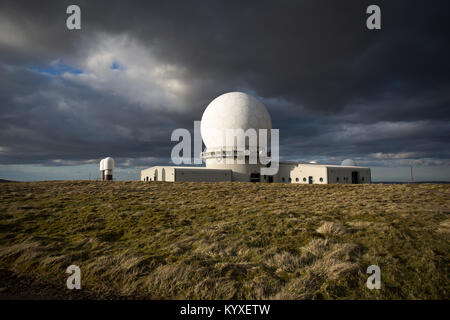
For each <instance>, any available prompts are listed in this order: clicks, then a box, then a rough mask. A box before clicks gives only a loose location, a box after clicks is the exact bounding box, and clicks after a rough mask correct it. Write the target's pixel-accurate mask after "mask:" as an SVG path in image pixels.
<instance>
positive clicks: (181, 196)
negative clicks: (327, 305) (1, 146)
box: [0, 181, 450, 299]
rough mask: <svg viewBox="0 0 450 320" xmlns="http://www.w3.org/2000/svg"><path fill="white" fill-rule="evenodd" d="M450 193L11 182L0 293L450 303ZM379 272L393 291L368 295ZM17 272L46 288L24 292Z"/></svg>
mask: <svg viewBox="0 0 450 320" xmlns="http://www.w3.org/2000/svg"><path fill="white" fill-rule="evenodd" d="M449 191H450V188H449V186H447V185H360V186H332V185H330V186H302V185H275V184H273V185H264V184H247V183H212V184H206V183H161V182H155V183H142V182H113V183H99V182H84V181H70V182H39V183H14V184H2V189H1V190H0V231H1V232H0V287H2V286H3V289H4V290H3V289H2V291H3V292H8V291H10V292H16V294H18V293H17V292H18V291H17V290H18V289H17V288H20V289H21V290H28V294H29V295H32V296H43V297H45V296H49V295H50V294H51V295H52V297H56V298H58V297H59V298H73V297H75V298H83V297H88V298H92V297H95V298H150V299H155V298H158V299H341V298H361V299H380V298H384V299H402V298H449V294H448V292H449V289H450V285H449V278H448V277H449V272H448V261H449V255H448V252H450V250H449V249H450V245H449V243H450V239H449V236H448V235H449V229H450V223H449V221H450V220H449V219H448V213H449V210H448V209H447V208H448V207H449V193H450V192H449ZM318 199H320V200H318ZM71 264H76V265H79V266H80V267H81V270H82V287H83V290H82V291H83V292H86V295H84V296H83V294H82V293H79V294H78V295H74V294H73V293H72V292H71V291H68V290H64V289H63V287H64V286H63V285H62V284H64V283H65V280H66V277H67V275H66V273H65V269H66V268H67V266H69V265H71ZM371 264H377V265H379V266H380V268H381V270H382V279H383V284H382V285H383V287H382V290H379V291H378V290H377V291H375V290H374V291H370V290H368V289H367V288H366V286H365V283H366V280H367V275H366V274H365V271H366V268H367V267H368V266H369V265H371ZM2 270H8V272H3V271H2ZM11 272H13V273H14V274H15V275H18V276H28V277H30V278H31V279H32V283H35V285H34V286H32V287H30V288H28V289H27V288H25V289H24V286H20V281H11V279H10V278H8V277H10V276H11ZM1 276H3V278H1ZM39 284H41V285H39ZM51 286H53V287H54V288H56V289H54V290H50V289H49V288H51Z"/></svg>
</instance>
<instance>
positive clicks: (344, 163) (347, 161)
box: [341, 159, 357, 167]
mask: <svg viewBox="0 0 450 320" xmlns="http://www.w3.org/2000/svg"><path fill="white" fill-rule="evenodd" d="M341 165H342V166H351V167H354V166H356V165H357V164H356V162H355V161H354V160H352V159H345V160H344V161H342V163H341Z"/></svg>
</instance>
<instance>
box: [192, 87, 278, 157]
mask: <svg viewBox="0 0 450 320" xmlns="http://www.w3.org/2000/svg"><path fill="white" fill-rule="evenodd" d="M200 129H201V134H202V139H203V142H204V143H205V145H206V148H207V149H208V150H219V149H222V150H226V149H229V148H231V147H233V145H231V146H230V145H228V144H230V143H227V142H226V130H227V129H243V130H244V132H245V131H246V130H248V129H255V130H257V134H258V130H259V129H267V131H268V139H267V142H269V141H270V129H272V120H271V118H270V115H269V112H268V111H267V109H266V107H265V106H264V105H263V104H262V103H261V102H260V101H259V100H258V99H256V98H255V97H253V96H251V95H249V94H246V93H242V92H229V93H225V94H223V95H221V96H219V97H217V98H216V99H214V100H213V101H212V102H211V103H210V104H209V105H208V107H207V108H206V110H205V112H204V113H203V116H202V121H201V126H200ZM249 142H250V143H249V145H248V147H258V146H257V145H254V144H253V143H251V141H249Z"/></svg>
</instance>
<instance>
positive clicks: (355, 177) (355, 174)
mask: <svg viewBox="0 0 450 320" xmlns="http://www.w3.org/2000/svg"><path fill="white" fill-rule="evenodd" d="M352 184H358V171H352Z"/></svg>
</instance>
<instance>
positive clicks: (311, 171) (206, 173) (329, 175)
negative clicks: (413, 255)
mask: <svg viewBox="0 0 450 320" xmlns="http://www.w3.org/2000/svg"><path fill="white" fill-rule="evenodd" d="M211 160H212V161H211V162H209V166H208V167H207V168H204V167H203V168H195V167H194V168H191V167H172V166H157V167H151V168H148V169H145V170H142V171H141V180H142V181H172V182H173V181H192V182H196V181H198V182H200V181H202V182H219V181H245V182H248V181H250V174H251V173H260V168H261V167H260V165H246V164H224V163H217V162H216V161H215V160H214V159H211ZM208 161H209V160H208ZM353 171H357V172H358V183H359V184H361V183H371V172H370V168H362V167H345V166H327V165H313V164H296V163H280V165H279V170H278V174H277V175H275V176H273V182H279V183H299V184H308V183H309V177H310V176H311V177H312V183H313V184H336V183H340V184H351V183H352V172H353ZM163 176H164V177H163ZM163 178H164V180H163ZM283 178H284V180H283ZM338 178H339V180H338ZM260 181H261V182H269V179H268V177H267V176H261V179H260Z"/></svg>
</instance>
